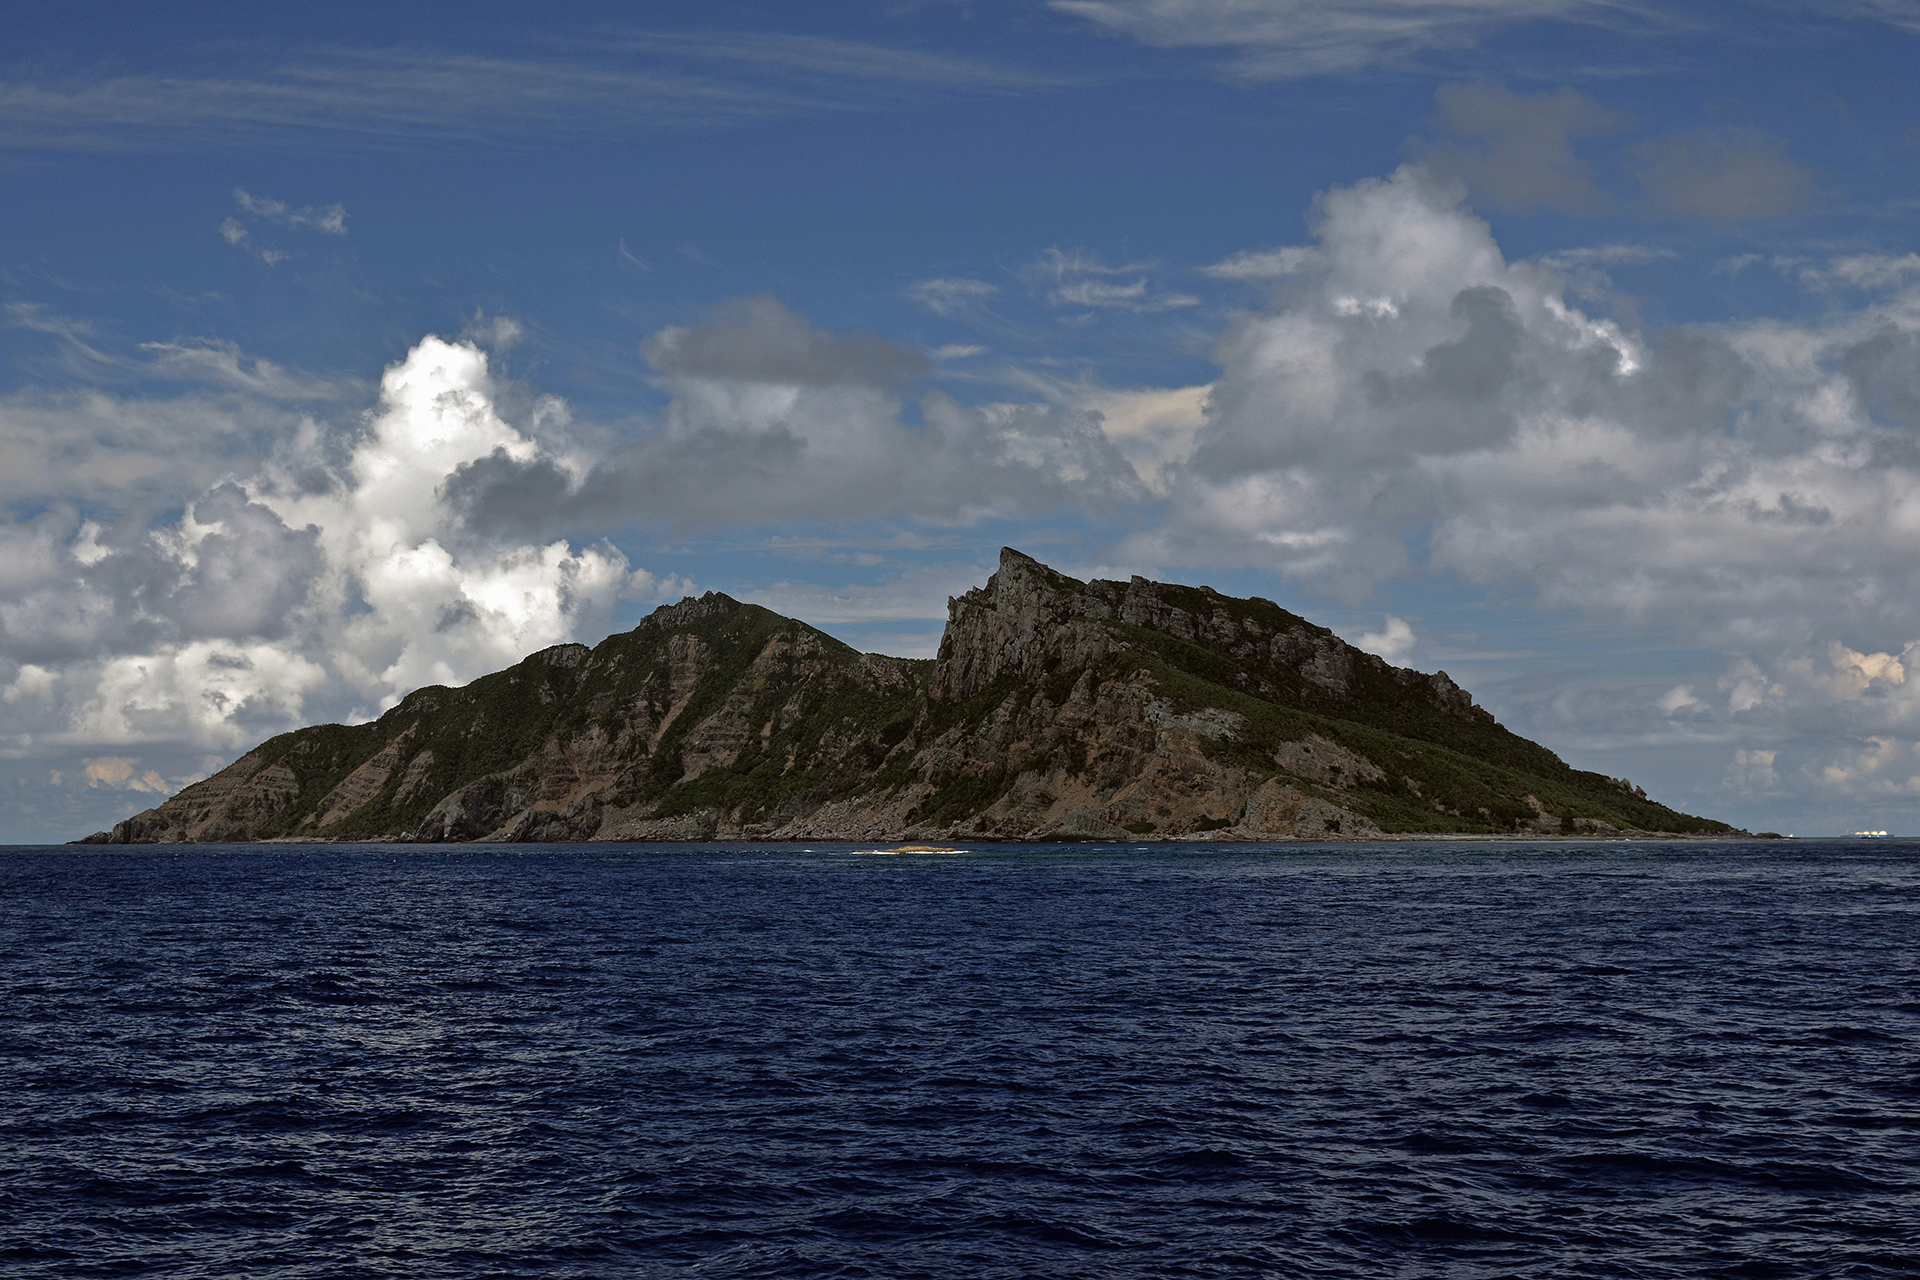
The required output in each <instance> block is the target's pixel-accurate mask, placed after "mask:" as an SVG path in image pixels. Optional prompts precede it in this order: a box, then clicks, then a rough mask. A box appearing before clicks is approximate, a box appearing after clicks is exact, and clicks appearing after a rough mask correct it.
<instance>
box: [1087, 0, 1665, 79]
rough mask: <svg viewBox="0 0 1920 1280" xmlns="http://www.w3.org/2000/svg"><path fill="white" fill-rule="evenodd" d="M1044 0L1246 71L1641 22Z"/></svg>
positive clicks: (1531, 11) (1454, 4) (1572, 11)
mask: <svg viewBox="0 0 1920 1280" xmlns="http://www.w3.org/2000/svg"><path fill="white" fill-rule="evenodd" d="M1049 7H1050V8H1053V9H1056V10H1059V11H1060V12H1062V13H1069V14H1072V15H1074V16H1075V17H1079V18H1085V19H1086V20H1088V21H1089V22H1093V23H1095V24H1097V25H1099V26H1102V27H1105V28H1107V29H1108V30H1111V31H1117V32H1120V33H1122V34H1125V35H1129V36H1132V37H1134V38H1135V39H1137V40H1139V41H1141V42H1142V43H1144V44H1149V45H1158V46H1161V47H1163V48H1179V47H1200V48H1230V49H1234V50H1236V51H1237V53H1238V56H1237V57H1236V58H1235V59H1234V60H1233V61H1232V62H1231V63H1229V64H1228V66H1227V71H1228V74H1230V75H1232V76H1234V77H1236V78H1240V79H1247V80H1284V79H1297V78H1301V77H1306V76H1322V75H1342V74H1348V73H1351V72H1355V71H1360V70H1363V69H1366V68H1368V67H1373V66H1377V65H1380V64H1383V63H1399V62H1405V61H1408V60H1409V59H1412V58H1413V57H1415V56H1416V55H1418V54H1421V53H1424V52H1427V51H1429V50H1447V49H1459V48H1464V47H1467V46H1470V45H1472V44H1475V43H1477V42H1478V41H1480V40H1481V39H1483V38H1484V37H1486V36H1487V35H1489V34H1491V33H1493V32H1495V31H1498V30H1499V29H1501V28H1503V27H1508V26H1514V25H1518V24H1522V23H1528V22H1539V21H1546V20H1555V19H1559V20H1579V21H1582V22H1587V23H1593V22H1599V21H1608V22H1619V21H1626V20H1632V21H1645V20H1646V17H1647V15H1645V14H1640V13H1637V12H1635V11H1632V10H1623V9H1622V8H1621V7H1619V6H1615V5H1612V4H1608V3H1603V2H1602V0H1348V2H1347V3H1342V4H1324V3H1317V2H1315V0H1226V2H1224V3H1223V2H1222V0H1049Z"/></svg>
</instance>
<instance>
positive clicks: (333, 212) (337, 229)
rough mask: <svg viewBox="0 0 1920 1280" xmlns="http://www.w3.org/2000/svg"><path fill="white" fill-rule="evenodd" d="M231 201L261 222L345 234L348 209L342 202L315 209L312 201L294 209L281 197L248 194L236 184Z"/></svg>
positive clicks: (339, 234)
mask: <svg viewBox="0 0 1920 1280" xmlns="http://www.w3.org/2000/svg"><path fill="white" fill-rule="evenodd" d="M233 200H234V203H235V204H237V205H239V206H240V208H241V210H242V211H244V212H246V213H249V214H252V215H253V216H254V217H256V218H259V219H260V220H262V221H263V222H271V223H273V224H274V225H276V226H281V227H285V228H287V229H288V230H290V231H301V230H306V229H311V230H314V231H318V232H320V233H321V234H322V235H329V236H344V235H345V234H347V210H346V206H345V205H339V204H330V205H327V206H326V207H324V208H320V209H316V208H314V207H313V206H312V205H307V206H305V207H303V208H299V209H295V208H293V207H291V206H289V205H288V204H286V203H285V202H283V201H280V200H272V199H268V198H267V197H265V196H253V195H248V194H247V193H246V192H245V191H243V190H241V189H240V188H239V187H235V188H234V189H233Z"/></svg>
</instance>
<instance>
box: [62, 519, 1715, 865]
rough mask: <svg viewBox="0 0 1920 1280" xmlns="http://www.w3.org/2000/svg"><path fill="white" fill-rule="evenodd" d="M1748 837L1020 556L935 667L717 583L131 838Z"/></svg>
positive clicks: (252, 775)
mask: <svg viewBox="0 0 1920 1280" xmlns="http://www.w3.org/2000/svg"><path fill="white" fill-rule="evenodd" d="M1559 830H1565V831H1569V832H1572V831H1609V830H1637V831H1667V832H1676V833H1705V832H1711V831H1727V830H1729V828H1726V827H1725V826H1724V825H1723V824H1720V823H1715V822H1710V821H1708V820H1706V819H1701V818H1692V817H1688V816H1686V815H1684V814H1680V813H1676V812H1674V811H1673V810H1671V809H1667V808H1665V807H1663V806H1661V805H1658V804H1656V803H1654V802H1652V801H1650V800H1648V799H1646V797H1645V795H1644V793H1642V792H1639V791H1638V790H1637V789H1634V788H1631V787H1630V786H1622V784H1620V783H1618V782H1617V781H1615V780H1613V779H1608V778H1603V777H1601V776H1600V775H1598V774H1590V773H1581V772H1578V771H1576V770H1573V769H1570V768H1568V767H1567V766H1566V765H1565V764H1564V763H1562V762H1561V761H1560V760H1559V759H1558V758H1557V757H1556V756H1554V755H1553V754H1552V753H1551V752H1549V751H1547V750H1546V749H1545V748H1544V747H1540V746H1538V745H1536V744H1534V743H1531V742H1528V741H1526V740H1525V739H1522V738H1519V737H1516V736H1515V735H1513V734H1511V733H1509V732H1507V731H1506V730H1505V729H1503V728H1501V727H1500V725H1498V724H1497V723H1496V722H1495V721H1494V719H1493V717H1492V716H1490V715H1488V714H1487V713H1486V712H1485V711H1484V710H1482V709H1481V708H1479V707H1478V706H1475V705H1474V703H1473V700H1472V698H1471V697H1469V696H1468V694H1467V693H1466V692H1465V691H1464V690H1462V689H1461V688H1460V687H1459V686H1458V685H1456V684H1455V683H1454V682H1453V681H1452V680H1451V679H1449V678H1448V677H1447V675H1446V674H1445V673H1444V672H1436V673H1434V674H1431V675H1428V674H1423V673H1421V672H1416V671H1409V670H1404V669H1401V668H1397V667H1393V666H1391V665H1389V664H1387V663H1386V662H1384V661H1382V660H1381V659H1380V658H1377V657H1375V656H1373V655H1371V654H1368V653H1364V652H1362V651H1360V650H1358V649H1355V648H1353V647H1352V646H1350V645H1348V644H1346V643H1345V642H1343V641H1342V640H1340V638H1339V637H1337V636H1335V635H1334V634H1333V633H1332V632H1331V631H1328V630H1327V629H1326V628H1324V627H1317V626H1314V625H1313V624H1312V623H1309V622H1307V621H1306V620H1305V619H1303V618H1300V617H1298V616H1296V615H1294V614H1291V613H1288V612H1287V611H1286V610H1284V609H1282V608H1280V606H1278V605H1276V604H1274V603H1272V602H1271V601H1267V600H1261V599H1258V598H1255V599H1247V600H1242V599H1235V598H1233V597H1229V596H1223V595H1221V594H1219V593H1218V592H1215V591H1212V590H1211V589H1209V588H1205V587H1199V588H1195V587H1184V586H1173V585H1168V584H1164V583H1155V582H1149V581H1147V580H1146V579H1144V578H1135V579H1133V580H1132V581H1131V582H1127V583H1121V582H1104V581H1095V582H1079V581H1077V580H1075V579H1073V578H1069V577H1066V576H1065V575H1062V574H1059V573H1056V572H1055V571H1053V570H1052V569H1049V568H1047V567H1046V566H1045V565H1042V564H1040V563H1039V562H1038V561H1035V560H1033V559H1031V558H1029V557H1027V556H1024V555H1022V554H1020V553H1019V552H1017V551H1013V550H1011V549H1009V550H1007V551H1004V552H1003V553H1002V555H1001V560H1000V568H999V571H998V572H997V573H995V574H994V575H993V576H992V577H991V578H990V579H989V580H988V581H987V583H986V585H985V586H984V587H980V588H976V589H975V590H972V591H969V592H967V593H966V594H965V595H963V596H960V597H958V598H957V599H954V600H952V601H951V602H950V603H949V617H948V623H947V630H946V635H945V637H944V638H943V640H942V642H941V646H940V654H939V657H938V658H937V659H935V660H932V661H915V660H909V659H904V658H888V657H882V656H879V655H875V654H859V653H855V652H854V651H853V650H851V649H849V648H848V647H847V646H845V645H843V644H841V643H840V642H839V641H837V640H834V639H833V638H832V637H830V636H827V635H825V634H824V633H822V632H820V631H817V630H815V629H814V628H812V627H809V626H807V625H806V624H805V623H802V622H796V621H794V620H792V619H788V618H782V617H780V616H779V615H777V614H774V613H771V612H769V611H768V610H766V609H762V608H759V607H757V606H754V605H745V604H741V603H739V602H738V601H735V600H732V599H730V598H729V597H727V596H724V595H720V594H717V593H709V594H708V595H705V596H703V597H701V598H699V599H692V598H689V599H686V600H683V601H681V602H680V603H679V604H676V605H670V606H667V607H665V608H662V609H659V610H656V611H655V612H654V613H653V614H651V615H650V616H649V617H648V618H646V619H645V620H644V621H643V622H641V624H640V625H639V626H638V627H636V628H634V629H633V630H632V631H629V632H626V633H623V634H621V635H616V636H612V637H609V638H608V639H607V640H606V641H604V642H603V643H601V644H600V645H598V646H596V647H594V648H592V649H588V648H587V647H586V646H584V645H557V646H555V647H553V648H550V649H546V650H543V651H541V652H540V653H536V654H534V655H533V656H532V657H529V658H527V659H526V660H525V661H523V662H521V663H520V664H519V665H517V666H515V667H512V668H510V669H509V670H506V671H502V672H499V673H497V674H494V675H490V676H485V677H482V678H481V679H479V680H475V681H474V682H473V683H471V684H469V685H466V686H464V687H462V688H459V689H449V688H441V687H434V688H428V689H421V690H418V691H416V692H414V693H413V694H411V695H409V696H408V697H407V698H406V699H404V700H403V701H402V702H401V703H400V704H399V705H398V706H396V707H394V708H393V709H392V710H391V711H389V712H387V713H386V714H385V715H383V716H382V717H380V719H379V720H377V721H374V722H372V723H369V724H362V725H354V726H342V725H320V726H315V727H313V728H310V729H302V730H299V731H297V732H294V733H289V734H284V735H282V736H280V737H278V738H275V739H273V740H272V741H270V742H267V743H264V744H262V745H261V746H259V747H257V748H255V749H254V750H253V751H250V752H248V753H247V754H246V755H245V756H243V757H241V758H240V759H239V760H237V761H235V762H234V763H233V764H232V765H230V766H228V767H227V768H226V769H224V770H222V771H221V772H220V773H218V774H216V775H214V776H213V777H211V778H209V779H207V780H206V781H204V782H201V783H197V784H195V785H194V786H192V787H189V788H187V789H186V790H185V791H182V792H181V793H180V794H179V795H177V796H175V797H173V798H172V799H170V800H168V801H167V802H166V803H164V804H162V805H160V806H158V807H157V808H154V809H150V810H148V811H146V812H145V813H141V814H137V815H135V816H134V817H132V818H129V819H127V820H126V821H125V822H122V823H120V824H119V825H117V826H116V827H115V828H114V829H113V830H112V831H111V832H102V833H100V834H99V835H96V836H93V837H90V839H91V840H93V841H97V842H103V843H151V842H163V841H201V842H210V841H234V840H259V839H273V838H296V839H299V838H307V839H342V840H353V839H399V840H413V841H467V840H479V841H536V840H547V841H550V840H569V841H572V840H709V839H851V840H923V839H924V840H938V839H952V838H958V837H968V838H976V839H979V838H987V839H1016V840H1019V839H1025V840H1038V839H1045V840H1119V839H1142V838H1152V839H1181V838H1201V839H1215V840H1218V839H1241V840H1255V839H1260V840H1265V839H1285V838H1325V837H1332V836H1338V837H1355V836H1373V835H1379V834H1381V833H1384V832H1397V831H1398V832H1405V831H1431V832H1442V831H1461V832H1498V831H1508V832H1548V831H1559Z"/></svg>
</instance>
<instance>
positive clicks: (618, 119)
mask: <svg viewBox="0 0 1920 1280" xmlns="http://www.w3.org/2000/svg"><path fill="white" fill-rule="evenodd" d="M532 44H533V48H532V51H531V52H529V53H528V54H527V55H525V56H516V57H503V56H496V55H482V54H470V53H424V52H417V51H407V50H391V49H347V50H329V51H325V52H317V53H315V54H313V55H311V56H306V57H296V58H292V59H289V60H287V61H284V62H281V63H278V64H276V65H271V66H256V67H253V68H251V69H245V70H233V69H227V68H223V69H221V70H220V71H219V72H217V73H216V72H209V73H206V74H198V75H196V74H193V73H191V72H182V71H178V70H169V71H167V72H148V73H126V72H114V73H104V72H103V73H101V74H98V75H88V74H86V73H85V72H79V73H72V72H69V73H67V74H64V75H57V76H56V75H38V76H35V75H30V74H21V73H16V74H15V75H14V76H12V77H11V78H8V79H4V80H0V147H4V148H15V149H23V148H24V149H35V150H151V149H169V148H175V147H180V146H186V145H193V144H196V143H201V142H207V141H212V140H220V141H226V142H233V141H246V140H249V139H253V140H258V141H267V140H270V139H273V138H277V137H279V136H281V135H282V134H284V133H285V132H286V131H288V130H297V131H304V132H309V133H313V134H318V135H321V136H325V135H340V136H351V137H356V138H393V139H396V140H397V139H404V138H423V137H425V138H450V139H480V138H489V139H502V138H508V139H512V138H522V139H525V138H533V137H537V136H540V135H546V134H551V133H553V132H556V131H558V132H567V133H575V134H583V135H595V134H598V135H604V134H608V133H619V132H627V131H632V130H635V129H683V128H703V127H713V126H724V125H737V124H744V123H751V122H753V121H757V120H764V119H770V118H774V117H780V116H788V115H793V114H797V113H810V112H823V111H825V112H846V111H857V110H862V109H867V108H869V107H874V106H878V105H879V104H880V103H881V102H882V101H884V100H890V99H897V98H898V97H899V96H900V95H902V94H911V95H919V96H926V95H937V94H945V93H953V92H972V93H1023V92H1033V91H1039V90H1045V89H1050V88H1057V87H1061V86H1064V85H1067V84H1069V83H1073V81H1071V80H1069V79H1067V78H1064V77H1060V76H1057V75H1053V74H1051V73H1046V72H1039V71H1032V70H1028V69H1023V68H1019V67H1013V66H1001V65H996V64H992V63H987V62H980V61H974V60H969V59H965V58H957V57H950V56H944V55H938V54H930V53H924V52H920V51H916V50H908V49H896V48H891V47H888V46H884V45H878V44H868V43H860V42H854V41H843V40H823V39H817V38H809V37H801V36H786V35H780V34H777V33H768V34H763V35H700V34H688V35H678V34H676V35H647V34H643V35H638V36H633V37H630V38H628V39H626V40H625V41H619V40H614V41H611V42H597V43H596V44H594V45H593V46H591V47H574V46H568V45H562V44H559V43H556V42H550V41H549V42H532ZM716 67H718V68H721V69H722V70H721V72H720V73H719V74H716ZM263 203H265V204H269V205H270V204H275V203H277V202H272V201H267V202H263ZM290 212H297V211H290ZM308 212H313V211H308ZM320 213H321V214H322V215H324V211H320ZM316 225H317V224H316Z"/></svg>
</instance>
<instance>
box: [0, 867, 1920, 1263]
mask: <svg viewBox="0 0 1920 1280" xmlns="http://www.w3.org/2000/svg"><path fill="white" fill-rule="evenodd" d="M0 1097H3V1098H4V1106H0V1272H4V1273H5V1274H6V1275H9V1276H18V1277H40V1276H47V1277H51V1276H137V1275H165V1276H180V1277H231V1276H248V1277H360V1276H402V1275H404V1276H410V1277H440V1276H447V1277H452V1276H460V1277H465V1276H496V1275H497V1276H506V1275H515V1276H517V1275H528V1276H532V1275H538V1276H551V1277H573V1276H579V1277H587V1276H592V1277H598V1276H633V1275H647V1276H655V1275H659V1276H670V1275H689V1276H694V1275H697V1276H702V1277H717V1276H728V1277H731V1276H845V1277H852V1276H871V1277H889V1278H891V1277H917V1276H926V1277H951V1276H977V1277H1016V1276H1019V1277H1026V1276H1071V1277H1132V1276H1139V1277H1170V1276H1243V1275H1280V1276H1312V1277H1349V1276H1351V1277H1368V1278H1369V1280H1372V1278H1378V1277H1427V1276H1444V1277H1487V1278H1492V1277H1509V1276H1526V1277H1535V1276H1538V1277H1588V1276H1591V1277H1687V1278H1689V1280H1693V1278H1696V1277H1721V1276H1724V1277H1772V1276H1783V1277H1784V1276H1794V1277H1799V1276H1806V1277H1816V1276H1817V1277H1896V1276H1898V1277H1910V1276H1914V1275H1920V1243H1916V1240H1917V1239H1920V844H1907V843H1903V842H1897V841H1874V842H1851V843H1842V842H1817V841H1804V840H1803V841H1768V842H1754V843H1731V842H1717V843H1697V844H1693V843H1672V844H1658V843H1644V842H1639V843H1632V844H1623V843H1607V844H1598V843H1596V844H1544V843H1543V844H1525V843H1511V842H1510V843H1498V844H1495V843H1473V842H1458V843H1449V842H1431V843H1421V844H1406V845H1395V844H1378V845H1366V844H1342V845H1317V846H1315V845H1288V846H1271V847H1269V846H1246V845H1235V846H1225V845H1221V846H1206V845H1186V846H1139V847H1115V846H1092V845H1086V846H1001V847H996V846H979V847H970V848H965V849H963V850H961V851H959V852H955V853H937V852H923V853H909V854H897V855H885V854H881V853H877V852H871V851H863V850H861V849H859V848H856V847H855V846H849V845H812V846H798V845H772V846H722V845H702V846H673V847H662V846H617V847H613V846H599V845H540V846H518V847H500V846H495V847H476V846H344V845H343V846H242V847H218V846H204V847H203V846H166V847H151V848H104V849H100V848H86V849H68V848H60V849H43V848H13V849H5V850H0Z"/></svg>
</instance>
